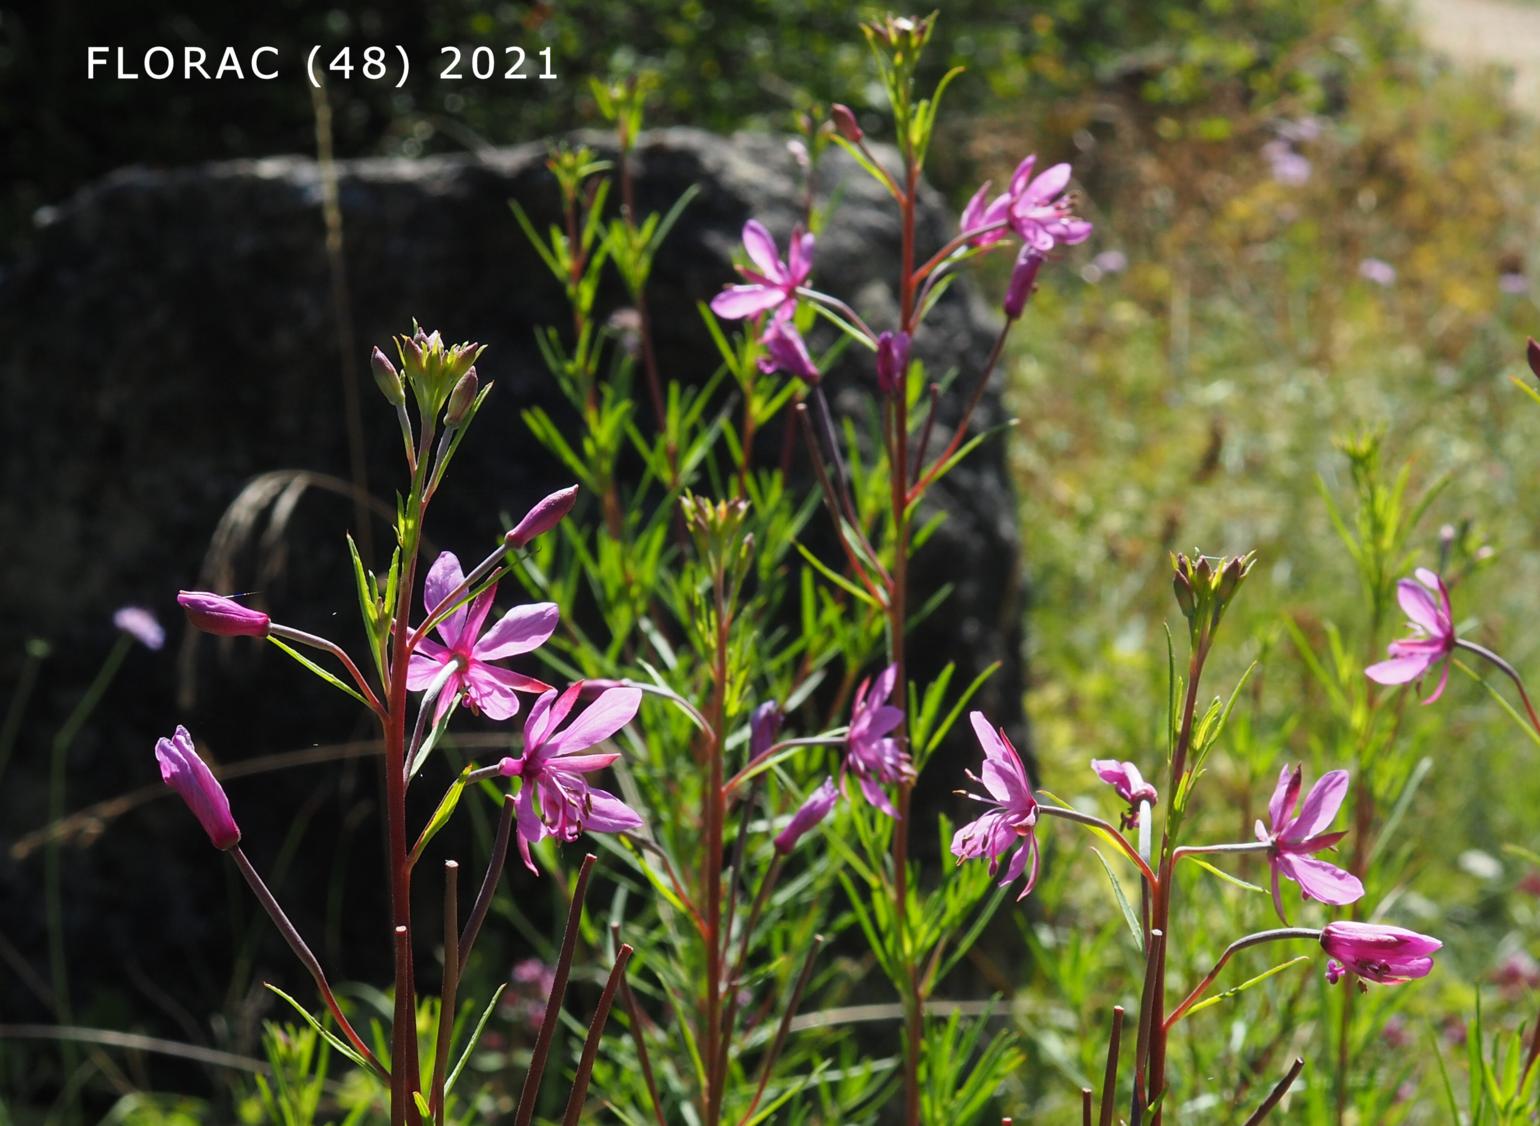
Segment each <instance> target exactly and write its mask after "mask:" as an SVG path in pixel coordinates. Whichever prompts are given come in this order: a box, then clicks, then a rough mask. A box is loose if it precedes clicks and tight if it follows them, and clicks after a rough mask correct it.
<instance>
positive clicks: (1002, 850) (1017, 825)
mask: <svg viewBox="0 0 1540 1126" xmlns="http://www.w3.org/2000/svg"><path fill="white" fill-rule="evenodd" d="M968 721H969V722H970V723H972V724H973V733H974V735H975V736H977V738H978V741H979V745H980V746H981V747H983V749H984V768H983V770H982V771H981V772H980V773H979V774H974V773H973V772H972V771H971V770H970V771H968V777H969V778H970V779H971V780H972V781H974V782H977V783H978V784H979V785H980V786H983V787H984V789H985V790H987V791H988V796H987V797H986V796H985V795H984V794H968V793H964V795H963V796H965V797H969V798H972V799H973V800H974V801H981V802H983V803H985V804H986V805H988V806H990V807H991V808H990V809H988V810H986V811H985V812H984V813H982V814H980V815H979V816H978V817H977V818H976V819H974V820H973V821H970V822H969V823H968V824H966V825H964V826H963V827H962V828H961V829H958V830H957V832H956V833H954V834H953V835H952V855H953V856H955V857H957V862H958V863H959V864H961V863H962V862H963V861H964V860H974V859H977V858H979V857H981V856H988V857H989V874H990V875H991V876H994V875H997V874H998V873H999V871H1000V860H1001V858H1002V857H1003V856H1004V855H1005V854H1006V853H1007V852H1009V851H1010V849H1011V846H1012V845H1015V846H1016V854H1015V855H1014V856H1013V857H1011V861H1010V863H1009V864H1008V865H1007V866H1006V869H1005V878H1004V879H1002V880H1001V881H1000V886H1001V887H1006V886H1008V885H1009V884H1010V883H1011V882H1012V881H1014V880H1015V879H1016V878H1017V877H1019V876H1021V875H1022V873H1023V872H1025V873H1026V876H1027V883H1026V886H1025V887H1023V888H1022V889H1021V894H1020V895H1018V896H1017V897H1016V899H1017V900H1018V901H1020V900H1022V899H1025V898H1026V897H1027V895H1028V894H1029V893H1030V892H1031V891H1032V888H1033V886H1034V885H1035V884H1036V883H1037V871H1038V865H1039V860H1040V858H1039V854H1038V847H1037V835H1036V832H1035V831H1036V829H1037V799H1036V798H1034V797H1033V796H1032V782H1031V780H1030V779H1029V778H1028V777H1027V769H1026V767H1025V766H1023V765H1022V763H1021V756H1020V755H1018V754H1017V753H1016V748H1015V747H1013V746H1011V741H1010V740H1009V739H1007V738H1006V737H1005V732H1004V731H997V730H996V729H995V728H993V727H991V726H990V725H989V720H987V719H985V718H984V713H983V712H970V713H969V714H968ZM1029 863H1030V865H1031V868H1030V870H1029V869H1028V867H1027V866H1028V864H1029Z"/></svg>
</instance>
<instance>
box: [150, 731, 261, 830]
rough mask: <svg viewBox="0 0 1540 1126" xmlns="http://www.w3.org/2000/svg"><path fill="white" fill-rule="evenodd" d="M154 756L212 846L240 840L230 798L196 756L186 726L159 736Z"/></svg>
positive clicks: (162, 778) (162, 772)
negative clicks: (165, 737)
mask: <svg viewBox="0 0 1540 1126" xmlns="http://www.w3.org/2000/svg"><path fill="white" fill-rule="evenodd" d="M155 757H156V759H157V760H159V762H160V776H161V780H162V781H164V782H165V783H166V784H167V785H168V786H170V787H171V788H172V789H173V790H175V791H176V792H177V793H178V794H179V795H181V798H182V800H183V801H184V802H186V803H187V808H188V809H190V810H192V811H193V815H194V816H195V817H197V818H198V823H199V824H201V825H202V826H203V831H204V832H205V833H207V834H208V835H209V840H211V841H213V842H214V847H215V848H219V849H232V848H234V847H235V846H236V845H238V844H240V843H241V830H240V827H239V826H238V825H236V823H235V818H234V817H232V816H231V815H230V799H229V798H227V797H225V791H224V788H223V787H222V786H220V784H219V779H217V778H215V777H214V772H213V771H211V770H210V769H209V768H208V766H207V764H205V763H204V761H203V760H202V759H201V758H199V757H198V752H197V751H196V750H195V749H194V748H193V741H192V736H191V735H189V734H188V733H187V728H185V727H182V726H180V725H179V726H178V727H177V729H176V734H175V735H173V736H172V737H171V738H169V739H160V740H158V741H157V742H156V744H155Z"/></svg>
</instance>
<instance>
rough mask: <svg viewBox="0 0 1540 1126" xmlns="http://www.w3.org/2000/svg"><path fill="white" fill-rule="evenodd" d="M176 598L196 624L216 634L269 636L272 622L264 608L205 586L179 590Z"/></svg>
mask: <svg viewBox="0 0 1540 1126" xmlns="http://www.w3.org/2000/svg"><path fill="white" fill-rule="evenodd" d="M176 601H177V605H178V606H180V607H181V608H182V609H183V610H185V611H186V612H187V620H188V621H189V622H191V623H192V624H193V626H194V628H196V629H201V630H202V631H203V632H204V633H212V634H214V635H215V636H216V637H266V636H267V633H268V628H269V626H270V625H271V624H272V622H271V619H269V618H268V616H267V615H266V614H264V613H263V612H262V611H261V610H253V609H252V608H251V607H250V606H243V605H241V604H240V603H239V602H237V601H236V600H235V599H233V598H226V597H225V596H224V595H222V594H212V593H210V592H209V591H206V590H183V591H178V592H177V596H176Z"/></svg>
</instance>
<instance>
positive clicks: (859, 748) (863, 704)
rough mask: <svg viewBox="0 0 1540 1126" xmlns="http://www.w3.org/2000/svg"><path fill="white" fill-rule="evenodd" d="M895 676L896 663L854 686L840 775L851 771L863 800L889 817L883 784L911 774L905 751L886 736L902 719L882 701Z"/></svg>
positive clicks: (887, 694)
mask: <svg viewBox="0 0 1540 1126" xmlns="http://www.w3.org/2000/svg"><path fill="white" fill-rule="evenodd" d="M897 677H898V668H897V666H896V665H889V666H888V667H887V668H885V669H883V671H882V672H881V673H879V674H878V676H877V679H876V683H872V682H871V681H869V680H863V681H862V682H861V684H860V686H859V687H858V688H857V689H856V694H855V700H854V702H853V703H852V705H851V710H850V726H849V728H848V729H847V731H846V734H845V765H844V767H843V768H842V770H841V776H840V780H841V785H843V784H844V775H845V774H846V773H847V772H848V773H850V774H854V775H855V776H856V778H857V779H858V780H859V781H860V783H861V793H862V794H864V795H865V797H866V800H867V801H869V802H870V803H871V804H872V805H874V806H876V807H877V808H878V809H880V810H881V811H882V812H883V813H886V814H888V815H889V816H890V817H891V816H893V815H894V813H893V805H892V803H891V802H889V801H888V799H887V796H886V794H884V792H883V790H882V786H883V785H888V784H892V783H902V782H906V781H908V780H909V779H911V778H913V777H914V767H913V765H912V764H911V763H910V761H909V755H908V752H906V751H905V750H904V749H903V748H902V747H900V746H899V745H898V743H897V741H896V740H893V739H890V738H886V736H887V734H888V732H890V731H892V730H893V729H894V728H895V727H897V726H898V725H899V724H900V723H902V722H903V717H904V713H903V712H902V711H901V710H900V709H898V708H895V707H893V706H892V705H891V704H888V703H887V702H886V701H887V699H888V697H889V696H891V695H892V694H893V686H894V684H895V682H896V680H897Z"/></svg>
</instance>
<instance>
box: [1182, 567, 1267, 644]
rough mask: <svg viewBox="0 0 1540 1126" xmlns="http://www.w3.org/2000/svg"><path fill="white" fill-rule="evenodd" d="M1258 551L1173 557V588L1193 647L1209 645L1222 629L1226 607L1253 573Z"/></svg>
mask: <svg viewBox="0 0 1540 1126" xmlns="http://www.w3.org/2000/svg"><path fill="white" fill-rule="evenodd" d="M1256 560H1257V553H1256V552H1254V551H1248V552H1247V553H1246V554H1245V555H1231V556H1218V557H1212V561H1211V557H1210V556H1207V555H1198V556H1196V557H1195V558H1193V559H1189V558H1188V557H1187V556H1186V555H1183V554H1182V553H1180V552H1178V553H1177V554H1176V555H1173V556H1172V557H1171V568H1172V572H1173V574H1172V580H1171V583H1172V587H1173V588H1174V589H1175V591H1176V601H1177V605H1178V606H1180V607H1181V608H1182V615H1183V616H1184V617H1185V618H1186V619H1187V624H1188V628H1189V629H1190V630H1191V631H1192V642H1193V646H1194V648H1198V647H1202V646H1206V645H1207V644H1208V640H1209V639H1210V638H1211V637H1213V635H1214V631H1215V630H1216V629H1218V628H1219V621H1220V619H1221V618H1223V617H1224V612H1225V608H1226V607H1227V606H1229V605H1230V600H1231V599H1232V598H1234V597H1235V592H1236V591H1237V590H1239V589H1240V586H1241V582H1242V580H1244V579H1245V577H1246V576H1247V575H1248V574H1250V573H1251V568H1252V565H1253V564H1255V563H1256Z"/></svg>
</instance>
